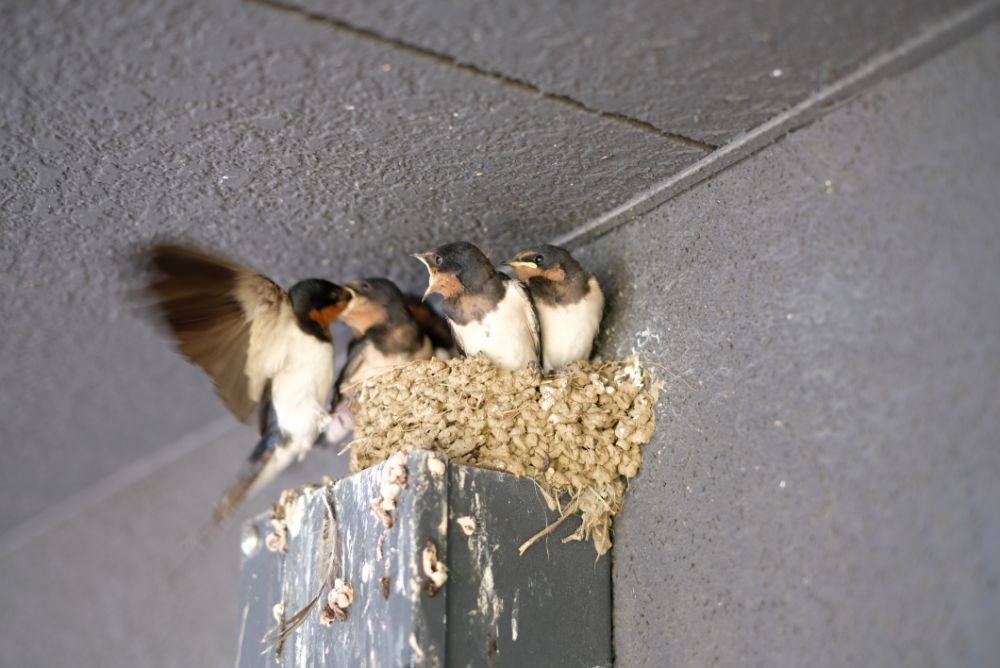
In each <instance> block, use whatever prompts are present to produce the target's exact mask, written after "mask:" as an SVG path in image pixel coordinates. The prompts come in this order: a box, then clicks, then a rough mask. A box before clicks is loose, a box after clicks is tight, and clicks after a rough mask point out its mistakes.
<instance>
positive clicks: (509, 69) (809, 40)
mask: <svg viewBox="0 0 1000 668" xmlns="http://www.w3.org/2000/svg"><path fill="white" fill-rule="evenodd" d="M263 1H266V2H277V3H279V4H284V5H286V6H293V7H299V8H303V9H306V10H307V11H310V12H313V13H317V14H321V15H324V16H329V17H332V18H334V19H337V20H340V21H344V22H346V23H348V24H350V25H353V26H357V27H358V28H362V29H366V30H370V31H372V32H374V33H376V34H378V35H381V36H385V37H387V38H390V39H393V40H398V41H400V42H403V43H406V44H410V45H413V46H416V47H419V48H423V49H426V50H430V51H433V52H435V53H439V54H443V55H446V56H449V57H451V58H454V59H455V60H457V61H458V62H461V63H468V64H471V65H473V66H475V67H478V68H480V69H482V70H484V71H487V72H498V73H502V74H503V75H505V76H507V77H511V78H515V79H518V80H520V81H523V82H525V83H528V84H530V85H532V86H534V87H536V88H538V89H540V90H542V91H545V92H548V93H552V94H554V95H559V96H565V97H566V98H569V100H571V101H574V102H577V103H580V104H583V105H586V106H588V107H590V108H592V109H600V110H604V111H607V112H613V113H617V114H622V115H624V116H627V117H629V118H633V119H636V120H638V121H641V122H643V123H648V124H650V125H651V126H653V127H654V128H657V129H660V130H663V131H668V132H672V133H675V134H679V135H681V136H685V137H689V138H692V139H696V140H700V141H703V142H708V143H710V144H716V145H720V144H724V143H725V142H727V141H730V140H732V139H733V138H734V137H735V136H736V135H738V134H739V133H741V132H745V131H747V130H749V129H751V128H753V127H754V126H756V125H758V124H760V123H763V122H764V121H766V120H767V119H769V118H770V117H772V116H774V115H775V114H777V113H778V112H780V111H782V110H783V109H785V108H787V107H790V106H792V105H793V104H795V103H796V102H798V101H800V100H801V99H802V98H804V97H806V96H807V95H809V93H811V92H813V91H814V90H816V89H817V88H819V87H821V86H823V85H825V84H828V83H830V82H831V81H833V80H835V79H837V78H838V77H841V76H844V75H845V74H847V73H849V72H850V71H851V70H853V69H854V68H856V67H857V66H858V65H859V64H861V63H862V62H864V61H865V60H867V59H868V58H871V57H872V56H873V55H875V54H877V53H879V52H881V51H886V50H888V49H890V48H892V47H894V46H896V45H897V44H899V43H900V42H902V41H903V40H904V39H906V38H908V37H911V36H912V35H913V34H914V33H915V32H917V31H919V30H921V29H923V28H924V27H926V26H928V25H930V24H932V23H933V22H934V21H936V20H938V19H941V18H943V17H945V16H947V15H949V14H950V13H953V12H955V11H956V10H957V9H959V8H961V7H965V6H969V5H971V4H973V3H972V2H971V1H968V0H957V1H956V0H918V1H914V0H882V1H880V2H869V1H868V0H839V1H831V0H821V1H820V2H799V1H798V0H765V1H762V2H699V0H674V1H673V2H652V1H650V0H619V1H618V2H604V1H603V0H586V1H583V2H562V1H561V0H539V1H537V2H531V3H524V2H519V1H518V0H494V1H493V2H465V1H464V0H437V1H435V2H424V1H422V0H369V1H367V2H352V1H351V0H263Z"/></svg>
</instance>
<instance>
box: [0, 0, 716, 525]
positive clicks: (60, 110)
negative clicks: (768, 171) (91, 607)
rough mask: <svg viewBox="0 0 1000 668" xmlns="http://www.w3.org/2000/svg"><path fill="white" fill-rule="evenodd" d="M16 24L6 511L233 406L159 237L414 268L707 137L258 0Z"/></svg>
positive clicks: (6, 147) (0, 438) (340, 275)
mask: <svg viewBox="0 0 1000 668" xmlns="http://www.w3.org/2000/svg"><path fill="white" fill-rule="evenodd" d="M0 25H2V26H3V28H0V53H3V54H4V58H3V59H0V95H2V97H3V99H4V100H5V104H4V109H3V112H2V113H3V118H4V124H3V127H2V128H0V217H2V219H3V225H2V227H0V271H2V274H3V281H4V283H5V284H7V285H11V286H16V287H17V289H16V290H4V291H3V294H2V296H0V299H2V302H0V309H2V312H3V314H4V317H3V319H2V321H0V359H3V364H2V365H0V386H2V387H6V388H16V391H10V392H7V393H6V394H5V396H4V401H3V404H4V408H3V419H2V421H0V442H2V443H3V444H4V447H3V448H2V449H0V507H2V508H3V509H4V513H3V514H2V516H0V533H2V532H4V531H6V530H8V529H10V528H12V527H14V526H17V525H18V524H19V523H21V522H23V521H25V520H27V519H28V518H30V517H31V516H32V515H34V514H35V513H37V512H38V511H39V508H40V507H41V506H44V504H46V503H47V502H51V501H54V500H58V499H59V498H60V497H62V498H65V497H67V496H69V495H71V494H73V493H75V492H78V491H80V490H83V489H85V488H86V487H87V486H88V485H91V484H94V483H95V482H96V481H98V480H100V479H101V478H102V477H104V476H106V475H108V473H109V472H111V471H113V470H114V469H115V468H116V467H118V466H122V465H124V464H127V463H128V462H130V461H132V460H133V459H134V458H136V457H140V456H142V455H144V454H149V453H152V452H155V451H156V450H157V449H159V448H161V447H163V446H164V445H165V444H168V443H171V442H173V441H175V440H176V439H179V438H181V437H182V436H183V435H184V434H186V433H187V432H188V431H190V430H192V429H194V428H197V427H199V426H201V425H203V424H205V423H206V422H208V421H209V420H210V419H212V418H213V417H215V416H217V415H220V414H221V410H222V409H221V407H220V406H219V404H218V403H217V402H215V401H213V399H212V396H211V392H210V390H209V389H208V384H207V383H206V382H205V381H204V379H203V378H202V377H201V374H200V372H198V371H197V370H196V369H194V368H190V367H188V366H187V365H185V364H184V363H182V362H181V361H180V360H178V359H177V358H176V356H174V355H173V354H172V353H171V352H170V350H169V349H168V348H167V346H165V345H164V344H163V342H162V341H161V340H160V339H159V338H158V337H157V335H156V334H155V332H154V331H153V329H152V328H150V327H149V326H148V325H147V324H146V323H145V322H142V321H141V320H140V319H139V318H137V317H136V313H135V309H134V303H132V302H131V301H130V295H129V290H130V288H131V287H132V286H130V285H129V281H130V280H131V279H132V275H131V274H130V272H129V270H130V268H129V264H128V261H127V258H128V255H129V254H130V253H131V252H132V251H134V249H135V248H136V247H137V246H138V245H139V244H141V243H143V242H148V241H149V240H150V239H151V238H153V237H155V236H161V235H184V236H186V237H188V238H191V239H193V240H196V241H198V242H201V243H203V244H207V245H209V246H211V247H215V248H218V249H222V250H226V251H229V252H230V253H232V254H233V255H235V256H236V257H238V258H240V259H243V260H244V261H246V262H248V263H250V264H251V265H252V266H254V267H256V268H258V269H259V270H261V271H264V272H268V273H270V275H271V276H272V277H273V278H275V279H276V280H279V281H282V282H283V283H284V284H285V285H289V284H290V283H291V282H293V281H294V280H296V279H298V278H303V277H306V276H309V275H316V274H319V275H322V276H327V277H331V278H333V279H339V280H350V279H351V278H354V277H357V275H358V274H359V273H365V274H370V273H371V272H372V271H377V272H386V273H388V274H389V275H390V276H391V277H393V278H396V279H397V280H401V281H402V282H404V283H409V284H415V283H416V281H417V280H418V279H420V272H422V271H423V269H422V268H421V267H420V265H419V263H417V262H416V261H414V260H410V259H408V258H406V256H405V254H406V253H409V252H415V251H416V250H419V249H420V248H424V247H427V246H429V245H431V244H434V243H440V242H442V241H444V240H447V239H450V238H453V237H470V238H476V239H481V240H483V243H484V245H485V246H486V247H488V248H489V249H491V250H492V251H493V252H495V253H496V254H498V255H499V254H502V253H505V252H510V251H512V250H514V246H515V245H517V244H518V243H519V242H520V240H519V237H520V238H521V239H523V235H524V234H525V232H524V228H523V227H518V226H517V225H516V224H517V223H524V222H525V221H530V224H531V232H530V235H531V237H532V238H546V237H549V236H553V235H555V234H558V233H559V232H561V231H565V230H567V229H569V228H570V227H571V226H573V225H574V224H578V223H580V222H582V221H584V220H586V219H587V218H589V217H592V216H594V215H597V214H598V213H599V212H601V211H602V210H604V209H606V208H608V207H610V206H612V205H613V204H615V203H617V201H618V199H619V198H620V197H621V194H622V193H623V192H632V191H635V190H637V189H640V188H642V187H644V186H645V185H646V184H648V183H649V182H650V181H652V180H655V179H657V178H662V177H664V176H667V175H669V174H671V173H672V172H674V171H676V170H677V169H678V168H679V167H681V166H683V165H685V164H688V163H690V162H693V161H694V160H696V159H698V158H700V157H702V156H703V155H704V152H702V151H699V150H695V149H692V148H690V147H688V146H685V145H682V144H677V143H674V142H670V141H667V140H664V139H663V138H662V137H657V136H654V135H650V134H649V133H647V132H643V131H641V130H638V129H635V128H633V127H630V126H627V125H623V124H620V123H614V122H612V121H609V120H606V119H602V118H599V117H597V116H594V115H593V114H588V113H585V112H581V111H577V110H572V109H566V108H564V107H563V106H560V105H557V104H554V103H552V102H548V101H546V100H543V99H539V98H538V97H537V96H536V95H533V94H530V93H526V92H524V91H521V90H517V89H514V88H511V87H509V86H504V85H501V84H498V83H497V82H495V81H491V80H487V79H483V78H480V77H475V76H469V75H464V74H461V73H456V72H455V71H453V69H452V68H449V67H446V66H442V65H441V64H439V63H434V62H427V61H426V60H423V59H419V58H413V57H411V56H409V55H407V54H405V53H402V54H400V53H397V52H395V51H393V50H392V49H391V48H388V47H386V46H382V45H378V44H372V43H370V42H369V41H366V40H363V39H359V38H358V37H356V36H353V35H351V34H348V33H344V32H343V31H339V32H338V31H336V30H334V29H332V28H331V27H330V26H327V25H322V24H319V23H316V22H311V21H309V20H307V19H305V18H303V17H301V16H296V15H289V14H286V13H284V12H279V11H275V10H273V9H269V8H267V7H262V6H259V5H254V4H247V3H241V2H238V0H213V1H212V2H206V3H192V2H187V1H185V0H168V1H167V2H148V1H146V0H136V1H135V2H131V3H128V4H126V5H123V6H122V7H121V8H119V3H117V2H111V1H110V0H98V1H97V2H87V3H58V2H54V1H52V0H42V1H41V2H34V3H7V4H5V5H4V7H3V8H2V9H0ZM352 221H353V222H352ZM421 280H422V279H421ZM73 444H85V445H86V447H74V445H73ZM43 479H44V480H46V481H47V485H46V486H45V487H44V488H43V487H42V486H40V485H39V484H38V481H40V480H43Z"/></svg>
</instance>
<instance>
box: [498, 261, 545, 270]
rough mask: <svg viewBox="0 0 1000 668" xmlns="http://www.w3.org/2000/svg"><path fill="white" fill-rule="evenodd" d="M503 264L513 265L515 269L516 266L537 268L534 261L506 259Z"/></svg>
mask: <svg viewBox="0 0 1000 668" xmlns="http://www.w3.org/2000/svg"><path fill="white" fill-rule="evenodd" d="M504 264H505V265H507V266H508V267H514V268H515V269H517V268H518V267H525V268H526V269H538V265H537V264H535V263H534V262H527V261H525V260H507V261H506V262H504Z"/></svg>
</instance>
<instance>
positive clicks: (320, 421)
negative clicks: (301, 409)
mask: <svg viewBox="0 0 1000 668" xmlns="http://www.w3.org/2000/svg"><path fill="white" fill-rule="evenodd" d="M313 411H315V413H316V427H317V429H319V431H320V432H324V431H326V428H327V427H329V426H330V423H331V422H333V415H331V414H330V411H328V410H326V409H325V408H323V407H322V406H316V407H314V408H313Z"/></svg>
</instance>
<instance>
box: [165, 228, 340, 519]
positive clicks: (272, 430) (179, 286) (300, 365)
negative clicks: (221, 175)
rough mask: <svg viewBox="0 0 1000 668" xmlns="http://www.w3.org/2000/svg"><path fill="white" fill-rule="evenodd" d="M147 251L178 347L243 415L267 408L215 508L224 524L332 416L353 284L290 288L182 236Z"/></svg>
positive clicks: (315, 282) (301, 452)
mask: <svg viewBox="0 0 1000 668" xmlns="http://www.w3.org/2000/svg"><path fill="white" fill-rule="evenodd" d="M146 261H147V264H148V268H149V271H150V274H151V280H150V282H149V284H148V287H147V292H148V294H149V295H150V297H151V298H152V306H153V309H154V310H155V311H157V312H158V313H159V315H160V317H161V319H162V321H163V322H164V323H165V324H166V326H167V329H168V330H169V331H170V333H171V334H172V335H173V337H174V339H175V340H176V342H177V350H178V352H179V353H181V354H182V355H184V356H185V357H187V358H188V360H190V361H191V362H192V363H194V364H196V365H198V366H199V367H201V368H202V370H203V371H205V373H206V374H208V376H209V377H210V378H211V379H212V382H213V383H214V385H215V389H216V392H217V393H218V395H219V397H220V398H221V399H222V402H223V403H224V404H225V406H226V408H228V409H229V411H230V412H231V413H232V414H233V415H234V416H235V417H236V418H237V419H238V420H240V421H241V422H246V421H247V420H249V418H250V417H251V416H252V415H253V413H254V412H255V411H256V412H258V415H259V427H260V434H261V439H260V441H259V442H258V443H257V446H256V447H255V448H254V450H253V452H252V454H251V455H250V458H249V460H248V461H247V463H246V465H245V467H244V470H243V472H242V473H241V475H240V476H239V478H238V479H237V480H236V482H234V483H233V484H232V485H231V486H230V487H229V488H228V489H227V491H226V493H225V494H224V496H223V497H222V499H221V500H220V501H219V503H218V504H217V506H216V508H215V513H214V520H215V523H216V525H217V526H218V525H221V524H222V523H223V522H225V520H227V519H228V518H229V517H230V516H231V515H232V514H233V512H235V510H236V509H237V508H238V507H239V505H240V504H241V503H242V502H243V501H244V500H245V499H246V498H247V497H248V496H249V495H250V494H252V493H253V492H255V491H257V490H258V489H259V488H260V487H262V486H263V485H265V484H266V483H267V482H269V481H270V480H271V479H273V478H274V477H275V476H276V475H277V474H278V473H280V472H281V471H282V470H284V469H285V468H286V467H287V466H288V465H289V464H291V463H292V462H293V461H295V460H298V459H301V458H302V457H304V456H305V454H306V453H307V452H308V451H309V449H310V448H311V447H312V445H313V443H314V442H315V440H316V437H317V435H318V434H319V433H320V432H321V431H322V430H323V429H324V428H325V427H326V423H328V422H329V420H330V414H329V412H328V411H327V410H326V402H327V397H328V396H329V393H330V389H331V387H332V385H333V371H334V368H333V366H334V361H333V360H334V357H333V354H334V351H333V339H332V338H331V335H330V324H331V323H332V322H333V321H334V320H336V319H337V318H338V316H340V314H341V313H342V312H343V311H344V309H345V308H346V307H347V305H348V304H349V302H350V299H351V294H350V292H349V291H347V290H345V289H343V288H342V287H341V286H339V285H336V284H334V283H331V282H329V281H325V280H322V279H318V278H309V279H306V280H303V281H299V282H298V283H296V284H295V285H293V286H292V287H291V289H290V290H288V291H287V292H285V291H284V290H282V289H281V288H280V287H279V286H278V285H277V284H276V283H274V282H273V281H271V280H270V279H268V278H266V277H265V276H262V275H260V274H258V273H256V272H254V271H253V270H251V269H248V268H246V267H243V266H241V265H239V264H235V263H233V262H230V261H229V260H226V259H223V258H220V257H216V256H213V255H209V254H207V253H204V252H202V251H199V250H196V249H194V248H190V247H185V246H180V245H172V244H160V245H156V246H154V247H153V248H151V249H150V250H149V251H148V253H147V254H146Z"/></svg>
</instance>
